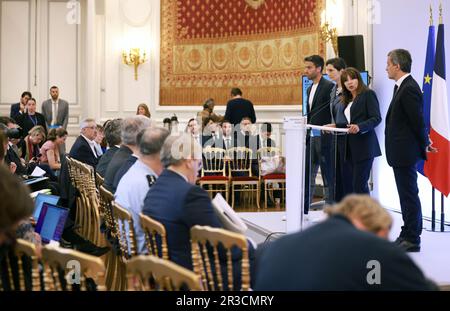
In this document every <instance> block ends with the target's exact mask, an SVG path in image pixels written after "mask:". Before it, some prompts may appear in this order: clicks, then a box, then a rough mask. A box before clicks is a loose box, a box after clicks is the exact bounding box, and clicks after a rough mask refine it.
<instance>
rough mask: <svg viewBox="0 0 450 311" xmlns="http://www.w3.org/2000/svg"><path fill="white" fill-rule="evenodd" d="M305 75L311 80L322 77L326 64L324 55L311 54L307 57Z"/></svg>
mask: <svg viewBox="0 0 450 311" xmlns="http://www.w3.org/2000/svg"><path fill="white" fill-rule="evenodd" d="M304 61H305V75H306V76H307V77H308V79H309V80H313V81H314V80H316V79H318V78H320V77H322V71H323V67H324V64H325V61H324V60H323V58H322V56H320V55H311V56H308V57H305V59H304Z"/></svg>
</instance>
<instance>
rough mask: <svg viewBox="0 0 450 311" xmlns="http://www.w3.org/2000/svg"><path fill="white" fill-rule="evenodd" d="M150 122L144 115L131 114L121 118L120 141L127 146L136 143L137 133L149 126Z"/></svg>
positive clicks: (135, 144)
mask: <svg viewBox="0 0 450 311" xmlns="http://www.w3.org/2000/svg"><path fill="white" fill-rule="evenodd" d="M151 124H152V122H151V121H150V119H149V118H147V117H144V116H140V115H139V116H133V117H129V118H126V119H124V120H123V122H122V134H121V138H122V143H123V144H124V145H128V146H137V145H138V134H139V133H140V132H142V131H143V130H145V129H146V128H148V127H150V125H151Z"/></svg>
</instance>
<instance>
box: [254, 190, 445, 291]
mask: <svg viewBox="0 0 450 311" xmlns="http://www.w3.org/2000/svg"><path fill="white" fill-rule="evenodd" d="M329 214H330V215H331V217H330V218H329V219H328V220H326V221H324V222H322V223H320V224H317V225H315V226H312V227H311V228H309V229H307V230H305V231H302V232H299V233H294V234H289V235H288V236H285V237H283V238H281V239H279V240H277V241H275V242H273V243H272V244H271V245H269V246H268V247H267V248H266V249H264V250H263V251H262V255H261V257H260V258H259V259H258V266H257V267H256V270H257V273H256V284H255V287H254V289H255V290H260V291H273V290H284V291H285V290H289V291H292V290H294V291H372V290H374V291H383V290H387V291H393V290H411V291H413V290H414V291H419V290H437V287H436V286H435V285H434V284H433V283H432V282H430V281H428V280H427V279H426V278H425V277H424V275H423V273H422V271H421V270H420V269H419V268H418V267H417V266H416V264H415V263H414V262H413V261H412V259H411V258H409V256H408V255H407V254H405V252H404V251H403V250H401V249H400V248H398V247H397V246H396V245H394V244H393V243H391V242H389V241H387V240H386V238H387V236H388V233H389V228H390V225H391V224H392V219H391V217H390V215H389V214H388V212H387V211H386V210H385V209H383V207H381V206H380V205H379V204H378V203H377V202H375V201H374V200H373V199H371V198H370V197H369V196H366V195H351V196H347V197H346V198H345V199H344V200H343V201H342V202H341V203H340V204H338V205H337V206H334V207H333V208H332V209H331V210H330V211H329Z"/></svg>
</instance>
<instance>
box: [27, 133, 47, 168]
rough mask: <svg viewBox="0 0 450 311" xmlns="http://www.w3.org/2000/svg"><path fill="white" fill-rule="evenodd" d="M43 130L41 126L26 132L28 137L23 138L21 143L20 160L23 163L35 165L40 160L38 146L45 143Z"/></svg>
mask: <svg viewBox="0 0 450 311" xmlns="http://www.w3.org/2000/svg"><path fill="white" fill-rule="evenodd" d="M45 138H46V135H45V130H44V128H43V127H42V126H40V125H37V126H35V127H33V128H31V129H30V130H29V131H28V135H27V136H25V138H24V139H23V142H22V158H23V159H25V162H26V163H28V164H30V163H37V162H39V159H40V156H41V154H40V148H39V145H40V144H41V143H42V142H44V141H45Z"/></svg>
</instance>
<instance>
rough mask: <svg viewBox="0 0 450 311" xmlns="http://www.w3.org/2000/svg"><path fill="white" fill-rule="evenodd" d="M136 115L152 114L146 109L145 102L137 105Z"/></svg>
mask: <svg viewBox="0 0 450 311" xmlns="http://www.w3.org/2000/svg"><path fill="white" fill-rule="evenodd" d="M136 115H142V116H146V117H147V118H150V117H151V116H152V114H151V113H150V109H148V106H147V105H146V104H143V103H142V104H139V106H138V107H137V111H136Z"/></svg>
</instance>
